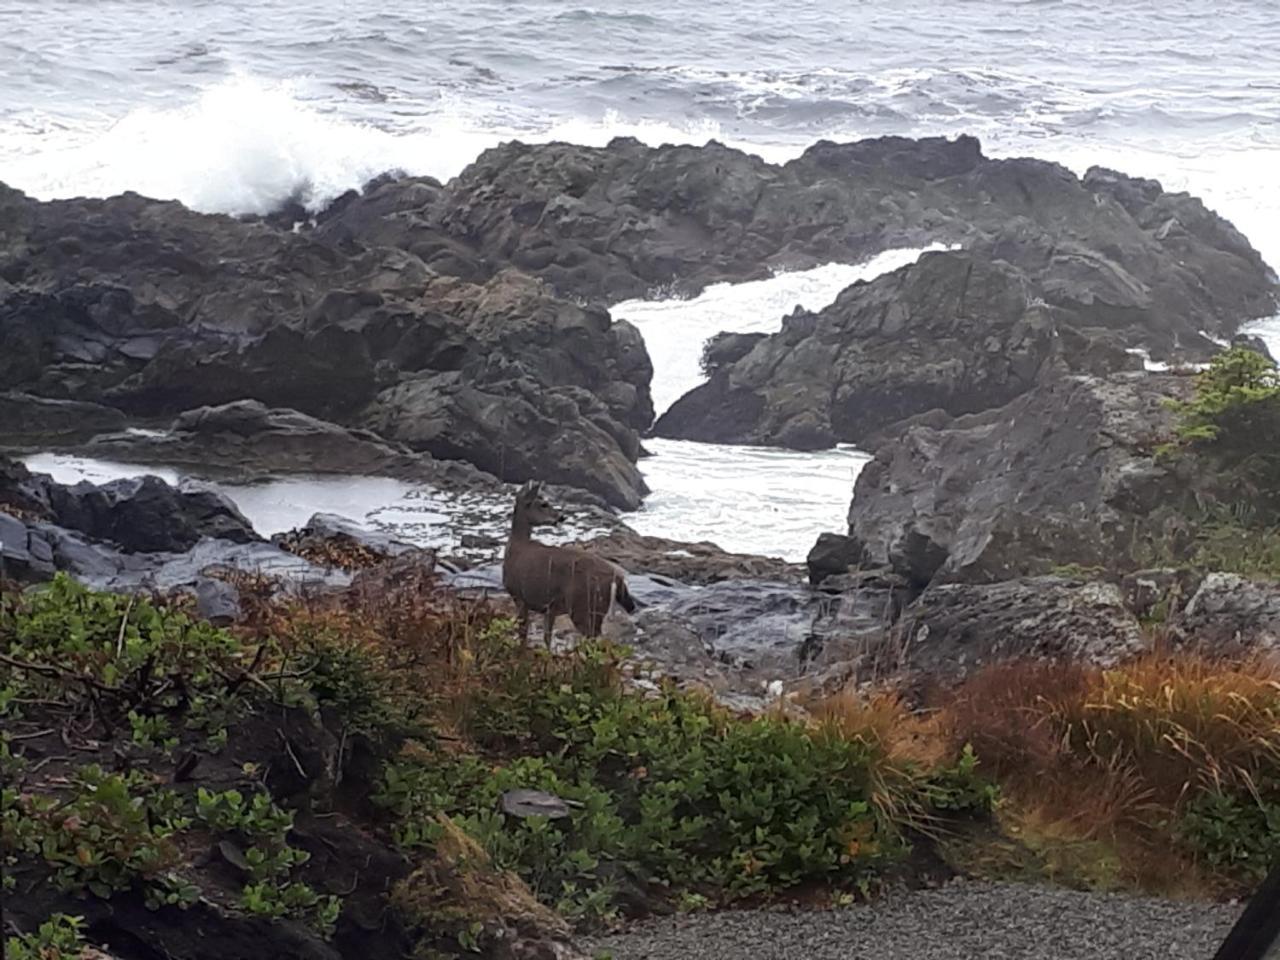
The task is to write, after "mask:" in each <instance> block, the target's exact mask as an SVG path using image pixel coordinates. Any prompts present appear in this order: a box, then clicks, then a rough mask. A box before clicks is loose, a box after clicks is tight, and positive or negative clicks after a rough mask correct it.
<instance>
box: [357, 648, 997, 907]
mask: <svg viewBox="0 0 1280 960" xmlns="http://www.w3.org/2000/svg"><path fill="white" fill-rule="evenodd" d="M616 656H617V654H616V651H613V650H611V649H610V648H609V647H607V646H603V645H584V646H583V647H582V648H581V649H580V651H579V653H578V654H577V655H576V656H575V657H573V658H570V659H567V660H555V659H552V658H545V657H544V658H541V659H540V660H538V661H536V662H535V663H533V664H531V663H530V662H529V661H528V660H524V661H516V662H511V661H509V663H512V665H511V666H510V667H508V668H507V669H505V670H504V671H502V672H501V673H500V674H499V675H498V676H491V677H490V678H489V681H490V682H489V683H488V684H486V685H485V686H484V687H482V688H480V689H478V690H477V691H476V692H475V696H474V700H473V702H472V703H471V704H470V709H469V710H468V711H467V716H468V717H469V723H468V726H467V728H466V732H467V733H468V734H469V735H470V736H472V737H475V738H476V739H477V740H479V741H480V742H481V743H483V744H487V745H488V746H489V748H490V749H491V750H493V751H494V752H495V754H497V755H498V756H499V757H500V756H501V755H503V754H507V755H512V759H509V760H507V761H506V762H505V763H501V764H499V765H497V766H496V767H494V768H490V767H488V766H486V765H485V764H483V763H480V762H478V761H477V760H476V759H475V758H473V757H453V756H451V755H449V754H447V753H444V752H439V753H433V754H429V755H428V756H427V757H425V758H418V759H410V760H408V761H405V762H402V763H400V764H398V765H396V766H393V767H391V768H389V769H388V771H387V777H386V781H385V783H384V786H383V790H382V792H381V794H380V796H379V797H378V800H379V802H381V803H382V804H383V805H384V806H387V807H388V808H390V809H392V810H394V811H395V812H397V813H398V814H400V815H401V816H402V817H403V818H404V820H403V821H402V824H401V826H400V829H399V833H398V836H399V839H400V840H401V842H402V843H403V844H405V845H407V846H430V844H431V843H432V842H433V840H434V839H435V838H436V836H437V835H438V826H437V824H436V822H435V820H434V818H435V815H436V814H437V813H440V812H443V813H446V814H448V815H450V816H451V817H453V818H454V819H455V820H456V822H457V823H458V824H459V825H460V826H461V827H462V828H463V829H464V830H466V831H467V832H468V833H469V834H471V835H472V836H474V837H475V838H476V839H478V840H479V841H480V843H481V846H482V847H483V848H484V849H485V851H486V852H487V853H488V854H489V856H490V857H492V859H493V861H494V862H495V863H496V864H497V865H498V866H500V867H505V868H509V869H512V870H515V871H516V872H518V873H519V874H520V875H521V876H522V877H523V878H524V879H525V880H526V882H528V883H529V885H530V887H531V888H532V889H533V891H534V892H535V894H537V895H538V897H539V898H540V899H541V900H543V901H544V902H546V903H550V904H553V905H556V906H557V907H558V908H559V909H560V910H561V911H562V912H565V913H567V914H569V915H604V914H607V913H609V912H610V911H611V910H612V909H614V907H615V906H616V902H617V898H616V894H617V892H618V889H617V888H618V887H619V886H621V885H626V884H631V883H639V884H641V885H649V884H657V885H659V886H661V887H666V888H670V889H671V890H673V891H689V892H693V893H696V892H700V891H703V892H706V893H710V894H713V895H715V896H716V897H735V896H742V895H746V894H753V893H762V892H767V891H772V890H778V889H783V888H787V887H791V886H794V885H796V884H799V883H801V882H803V881H809V880H824V881H830V882H835V883H854V884H856V883H859V882H866V881H868V879H869V878H870V877H871V875H872V872H873V871H874V868H876V867H877V866H880V865H883V864H884V863H886V862H888V861H891V860H892V859H894V858H895V857H897V856H899V855H901V854H902V853H903V852H904V850H905V848H906V841H905V840H904V830H905V828H907V827H910V826H913V825H920V824H922V823H923V822H924V821H925V820H926V819H927V818H928V817H929V816H930V815H932V813H933V812H934V811H935V810H938V809H943V808H947V809H956V808H965V809H982V808H985V807H987V806H988V805H989V803H990V800H991V794H990V792H989V790H987V789H985V788H984V787H982V786H980V785H979V784H978V782H977V777H976V775H975V772H974V769H973V766H974V763H975V760H974V758H973V757H972V755H971V754H970V755H969V756H968V757H967V758H966V759H964V760H962V761H961V763H960V764H959V765H954V766H950V767H944V768H943V769H941V770H930V769H924V768H921V767H916V766H913V765H911V764H910V763H899V762H898V761H896V760H895V759H893V758H890V757H888V756H887V755H886V752H885V745H884V744H883V743H882V742H881V741H880V740H879V738H877V737H867V736H860V735H859V734H858V731H850V730H840V729H837V728H836V727H835V726H834V725H832V724H819V725H811V724H807V723H803V722H800V721H797V720H790V719H785V718H781V717H756V718H743V717H738V716H735V715H734V714H732V713H730V712H729V711H727V710H724V709H723V708H720V707H717V706H715V705H714V704H712V703H711V702H710V701H709V700H708V699H706V698H704V697H701V696H698V695H696V694H690V693H681V692H677V691H674V690H665V691H663V692H662V694H661V695H660V696H656V697H651V698H649V697H643V696H640V695H639V694H635V693H630V692H626V691H624V690H623V688H622V687H621V685H620V684H619V683H618V681H617V677H616ZM887 768H892V770H893V773H892V775H889V776H887V775H886V773H885V771H886V769H887ZM518 787H521V788H532V789H537V790H543V791H547V792H548V793H551V794H553V795H555V796H558V797H560V798H562V799H563V800H564V801H565V802H566V803H567V804H568V815H567V816H565V817H563V818H558V819H548V818H546V817H537V816H535V817H529V818H525V819H518V818H514V817H510V818H509V817H507V816H506V815H504V814H502V813H501V812H499V811H498V800H499V797H500V795H501V794H502V793H503V792H504V791H506V790H509V789H513V788H518Z"/></svg>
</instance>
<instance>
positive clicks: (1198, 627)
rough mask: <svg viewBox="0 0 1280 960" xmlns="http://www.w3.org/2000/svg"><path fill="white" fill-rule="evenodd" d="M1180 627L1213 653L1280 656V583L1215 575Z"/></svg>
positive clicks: (1194, 599) (1204, 585) (1203, 586)
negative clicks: (1257, 653)
mask: <svg viewBox="0 0 1280 960" xmlns="http://www.w3.org/2000/svg"><path fill="white" fill-rule="evenodd" d="M1178 626H1179V627H1180V629H1181V631H1182V632H1183V633H1184V634H1185V635H1186V636H1188V637H1189V638H1190V639H1192V640H1194V641H1195V642H1196V643H1197V644H1198V645H1200V646H1203V647H1205V648H1207V649H1208V650H1210V651H1225V652H1231V653H1239V652H1241V651H1247V652H1254V651H1264V652H1268V653H1280V583H1277V582H1276V581H1274V580H1251V579H1248V578H1246V577H1242V576H1239V575H1237V574H1234V573H1211V574H1209V575H1208V576H1206V577H1205V578H1204V580H1203V581H1202V582H1201V584H1200V587H1199V589H1198V590H1196V592H1195V594H1194V595H1193V596H1192V597H1191V599H1190V600H1189V601H1188V602H1187V605H1186V608H1185V610H1184V611H1183V613H1182V619H1181V621H1180V622H1179V624H1178Z"/></svg>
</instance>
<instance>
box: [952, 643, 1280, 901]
mask: <svg viewBox="0 0 1280 960" xmlns="http://www.w3.org/2000/svg"><path fill="white" fill-rule="evenodd" d="M946 722H947V724H948V725H949V727H950V731H951V736H952V737H953V738H954V741H955V742H965V743H972V744H973V746H974V749H975V750H976V751H977V752H978V754H979V756H981V757H982V759H983V761H984V763H986V764H987V766H988V769H989V770H990V771H991V772H993V773H994V775H995V776H996V778H997V779H998V780H999V781H1000V782H1001V783H1002V785H1004V786H1005V787H1006V789H1007V791H1009V792H1010V793H1011V794H1012V795H1014V796H1017V797H1018V798H1019V800H1020V801H1021V802H1022V803H1023V804H1024V805H1026V806H1028V807H1030V808H1033V809H1034V811H1035V812H1036V814H1037V815H1038V816H1040V817H1041V818H1042V819H1049V820H1054V821H1058V822H1062V823H1066V824H1068V825H1070V827H1071V828H1072V829H1073V830H1074V831H1075V832H1076V834H1077V835H1078V836H1080V837H1106V838H1108V839H1110V840H1113V841H1118V842H1120V843H1121V844H1122V845H1123V846H1125V847H1126V849H1128V850H1129V851H1130V852H1131V853H1132V856H1133V861H1134V862H1133V864H1132V866H1133V868H1134V869H1135V870H1137V871H1141V870H1142V869H1144V867H1143V863H1144V861H1145V862H1146V863H1147V864H1148V865H1149V866H1150V867H1151V869H1165V868H1167V866H1168V864H1167V857H1168V856H1169V855H1170V854H1171V853H1172V854H1173V855H1176V856H1180V857H1183V858H1185V859H1186V860H1187V861H1188V862H1189V863H1191V864H1193V865H1194V866H1196V867H1197V868H1199V869H1201V870H1203V871H1205V872H1206V873H1208V874H1212V875H1215V876H1217V877H1219V878H1220V879H1222V880H1223V881H1224V882H1229V881H1230V880H1231V879H1232V878H1237V879H1241V878H1242V879H1245V880H1247V879H1249V878H1253V877H1257V876H1259V875H1261V874H1262V873H1263V872H1264V871H1265V869H1266V866H1267V865H1268V863H1270V862H1271V861H1273V860H1274V859H1276V858H1277V857H1278V856H1280V671H1278V670H1277V668H1276V667H1275V666H1274V665H1271V664H1268V663H1265V662H1262V661H1256V662H1249V663H1234V664H1233V663H1226V662H1219V661H1214V660H1210V659H1207V658H1204V657H1200V656H1197V655H1193V654H1188V653H1181V652H1180V653H1174V654H1169V655H1163V656H1156V655H1152V656H1148V657H1145V658H1142V659H1138V660H1135V661H1133V662H1131V663H1128V664H1124V665H1121V666H1119V667H1116V668H1114V669H1101V668H1096V667H1091V666H1085V665H1080V664H1045V663H1019V664H1003V665H997V666H993V667H991V668H988V669H987V670H985V671H983V672H982V673H980V674H978V675H977V676H975V677H974V678H973V679H971V680H970V681H968V683H967V684H966V685H965V686H964V687H963V688H962V689H961V690H960V691H959V692H958V693H957V694H956V696H955V699H954V700H953V702H951V703H950V704H949V706H948V707H947V710H946Z"/></svg>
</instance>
